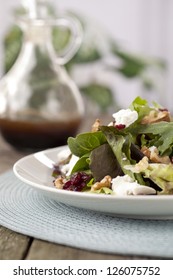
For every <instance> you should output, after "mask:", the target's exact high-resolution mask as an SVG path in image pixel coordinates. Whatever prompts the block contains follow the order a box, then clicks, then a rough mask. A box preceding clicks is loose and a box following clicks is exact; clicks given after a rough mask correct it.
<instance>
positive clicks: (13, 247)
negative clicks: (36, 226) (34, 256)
mask: <svg viewBox="0 0 173 280" xmlns="http://www.w3.org/2000/svg"><path fill="white" fill-rule="evenodd" d="M31 241H32V239H31V238H29V237H27V236H24V235H22V234H19V233H16V232H13V231H11V230H9V229H7V228H4V227H2V226H0V260H20V259H24V258H25V256H26V255H27V252H28V248H29V247H30V244H31Z"/></svg>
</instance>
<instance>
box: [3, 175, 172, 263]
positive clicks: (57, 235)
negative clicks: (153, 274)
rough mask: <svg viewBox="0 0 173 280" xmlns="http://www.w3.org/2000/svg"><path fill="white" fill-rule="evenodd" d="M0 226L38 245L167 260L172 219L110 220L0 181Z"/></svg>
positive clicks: (14, 181)
mask: <svg viewBox="0 0 173 280" xmlns="http://www.w3.org/2000/svg"><path fill="white" fill-rule="evenodd" d="M0 224H1V225H2V226H5V227H7V228H9V229H11V230H14V231H16V232H19V233H23V234H26V235H28V236H32V237H35V238H39V239H42V240H47V241H52V242H55V243H59V244H64V245H69V246H73V247H77V248H83V249H87V250H93V251H97V252H106V253H116V254H130V255H131V254H134V255H144V256H155V257H161V258H162V257H163V258H172V257H173V221H172V220H162V221H158V220H135V219H128V218H116V217H111V216H108V215H103V214H101V213H97V212H93V211H87V210H81V209H78V208H75V207H71V206H67V205H64V204H61V203H57V202H55V201H54V200H51V199H49V198H47V197H45V196H44V195H42V194H40V193H38V192H37V191H36V190H33V189H32V188H30V187H28V186H27V185H26V184H24V183H22V182H20V181H19V180H18V179H17V178H16V177H15V176H14V175H13V172H12V171H9V172H7V173H5V174H3V175H1V176H0Z"/></svg>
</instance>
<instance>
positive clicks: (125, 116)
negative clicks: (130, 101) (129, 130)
mask: <svg viewBox="0 0 173 280" xmlns="http://www.w3.org/2000/svg"><path fill="white" fill-rule="evenodd" d="M112 116H113V118H114V119H115V124H116V125H120V124H122V125H125V126H126V127H128V126H129V125H131V124H132V123H134V122H135V121H136V120H137V119H138V113H137V112H136V111H132V110H130V109H122V110H120V111H118V112H117V113H114V114H113V115H112Z"/></svg>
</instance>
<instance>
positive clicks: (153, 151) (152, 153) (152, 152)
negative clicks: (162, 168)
mask: <svg viewBox="0 0 173 280" xmlns="http://www.w3.org/2000/svg"><path fill="white" fill-rule="evenodd" d="M141 151H142V152H143V154H144V155H145V156H147V157H148V159H149V160H150V161H151V162H154V163H164V164H169V163H171V160H170V158H169V156H162V157H161V156H160V155H159V151H158V149H157V147H152V148H150V149H149V148H147V147H145V146H144V147H142V149H141Z"/></svg>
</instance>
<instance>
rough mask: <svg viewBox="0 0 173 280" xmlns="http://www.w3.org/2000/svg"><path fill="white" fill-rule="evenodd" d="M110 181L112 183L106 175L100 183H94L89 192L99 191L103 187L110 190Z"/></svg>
mask: <svg viewBox="0 0 173 280" xmlns="http://www.w3.org/2000/svg"><path fill="white" fill-rule="evenodd" d="M111 181H112V178H111V176H109V175H107V176H105V177H104V178H103V179H102V180H101V181H100V182H96V183H95V184H94V185H93V186H92V187H91V191H96V190H100V189H101V188H104V187H105V188H109V189H110V188H111Z"/></svg>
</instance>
